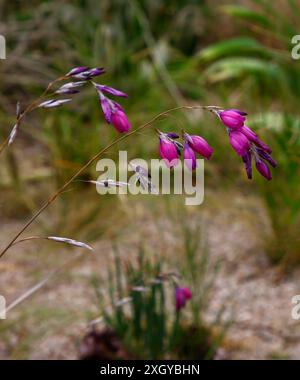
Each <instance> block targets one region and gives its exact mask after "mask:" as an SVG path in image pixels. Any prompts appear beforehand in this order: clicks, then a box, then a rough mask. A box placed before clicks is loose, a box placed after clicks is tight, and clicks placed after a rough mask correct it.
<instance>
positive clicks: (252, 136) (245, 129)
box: [239, 125, 258, 142]
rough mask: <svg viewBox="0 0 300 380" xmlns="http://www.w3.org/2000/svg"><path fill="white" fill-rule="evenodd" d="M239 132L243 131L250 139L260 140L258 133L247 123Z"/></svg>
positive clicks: (253, 140)
mask: <svg viewBox="0 0 300 380" xmlns="http://www.w3.org/2000/svg"><path fill="white" fill-rule="evenodd" d="M239 132H242V133H243V134H244V135H245V136H246V137H247V139H248V140H250V141H252V142H256V141H258V136H257V134H256V133H255V132H254V131H252V129H250V128H249V127H247V126H246V125H243V126H242V127H241V128H240V129H239Z"/></svg>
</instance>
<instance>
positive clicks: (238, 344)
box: [0, 192, 300, 359]
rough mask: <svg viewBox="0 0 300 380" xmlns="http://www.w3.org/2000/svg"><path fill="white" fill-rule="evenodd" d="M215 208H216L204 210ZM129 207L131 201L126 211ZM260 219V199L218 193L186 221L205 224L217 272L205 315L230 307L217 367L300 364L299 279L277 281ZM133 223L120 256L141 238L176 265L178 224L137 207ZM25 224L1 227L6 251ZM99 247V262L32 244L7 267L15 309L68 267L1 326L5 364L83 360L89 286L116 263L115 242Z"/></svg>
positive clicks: (0, 267)
mask: <svg viewBox="0 0 300 380" xmlns="http://www.w3.org/2000/svg"><path fill="white" fill-rule="evenodd" d="M208 202H209V204H210V207H206V205H207V203H208ZM225 205H226V207H225ZM131 207H132V205H131V204H130V202H129V203H127V202H126V201H125V203H124V208H131ZM263 210H264V207H263V205H262V203H261V202H260V201H259V200H258V199H256V198H254V197H249V196H243V195H237V194H234V195H233V194H231V195H230V197H229V196H227V195H225V194H224V193H223V194H222V193H213V192H212V194H210V195H209V197H208V199H206V201H205V205H204V206H200V208H199V209H197V210H195V211H193V213H192V215H191V217H189V218H188V219H187V221H186V222H187V223H193V221H195V218H196V219H197V218H200V217H201V219H202V225H203V226H204V228H205V231H202V234H204V236H205V237H206V240H207V241H206V245H207V247H208V248H209V252H210V260H211V262H212V263H214V262H216V261H218V262H219V264H220V269H219V271H218V273H217V276H216V279H215V284H214V288H213V291H212V293H211V296H210V298H211V299H210V305H209V308H208V309H207V310H206V311H205V318H206V321H207V322H208V323H209V322H210V321H213V320H214V318H215V316H216V314H217V313H218V310H219V309H220V306H221V305H225V306H226V313H225V314H224V318H230V319H232V323H231V327H230V329H229V331H228V333H227V336H226V339H225V342H224V344H223V347H222V348H221V349H220V350H219V352H218V357H219V358H220V359H233V358H238V359H242V358H243V359H263V358H274V359H282V358H290V359H299V358H300V324H299V323H298V322H297V321H295V320H293V319H292V317H291V309H292V303H291V298H292V297H293V296H294V295H296V294H300V283H299V278H300V277H299V274H300V271H299V270H298V269H297V270H295V271H294V272H293V273H292V274H291V275H289V276H285V277H283V276H282V277H279V276H278V271H277V269H276V268H275V267H274V266H271V265H270V263H269V262H268V260H267V258H266V255H265V254H264V252H263V249H262V246H263V244H262V242H263V238H264V236H265V235H266V233H268V232H269V226H268V219H267V217H266V215H265V212H264V211H263ZM134 220H135V222H134V223H133V216H132V213H131V216H130V217H129V219H128V225H130V223H131V224H132V228H133V231H132V233H130V234H129V233H128V234H127V233H126V229H125V231H123V232H124V233H123V236H122V237H121V240H122V254H124V255H132V254H133V252H134V250H135V246H137V245H138V243H139V241H140V239H141V238H143V240H144V242H145V244H146V245H147V244H148V245H149V246H150V247H151V249H152V250H153V251H161V252H162V253H163V254H164V256H166V257H170V258H171V257H172V254H173V253H174V249H175V248H176V246H177V244H178V240H177V239H178V238H179V237H178V235H177V234H176V231H175V230H176V226H175V222H174V221H172V218H169V217H167V216H166V215H164V213H162V212H160V213H159V214H158V215H157V214H156V215H154V214H153V212H151V211H150V210H149V207H147V205H145V204H143V202H140V203H139V204H138V205H135V206H134ZM21 224H22V223H21V221H19V222H16V221H11V222H9V223H8V222H7V223H5V225H4V226H2V228H1V245H2V246H3V245H4V242H5V241H7V240H8V238H9V236H11V235H12V234H13V232H14V231H16V230H17V229H18V227H20V225H21ZM141 225H143V226H144V227H145V226H146V228H143V230H145V229H146V231H144V233H143V234H142V235H143V236H142V237H141V233H140V232H137V231H139V230H138V229H137V228H136V227H137V226H141ZM162 226H163V228H161V227H162ZM158 231H160V237H159V239H158V238H157V237H158ZM31 232H32V231H31ZM51 244H53V243H51ZM94 247H95V253H93V254H91V253H88V252H82V253H78V252H79V251H78V250H76V249H73V248H71V249H67V248H65V247H64V246H60V245H55V249H54V247H53V246H51V250H49V245H47V244H46V246H45V243H41V242H35V243H34V244H33V243H30V244H29V243H27V244H24V245H22V247H21V246H19V247H15V248H14V249H13V250H11V251H10V252H9V253H8V254H7V256H6V257H5V258H3V260H1V261H0V272H1V276H0V294H3V295H4V296H5V297H6V298H7V301H8V304H9V303H11V302H12V301H13V300H15V299H16V298H17V297H18V296H20V295H21V294H22V293H23V292H24V291H25V290H26V289H28V288H30V287H31V286H32V285H34V284H36V283H38V282H39V281H40V280H42V279H43V278H45V276H46V275H47V274H49V273H50V272H51V271H52V270H53V269H55V268H59V267H62V266H63V265H66V266H65V268H63V269H62V271H61V273H59V274H57V275H55V276H53V277H52V278H50V279H49V281H48V282H47V284H46V285H45V286H43V287H42V288H41V289H40V290H39V291H37V292H36V293H35V294H34V295H32V296H31V297H29V298H28V299H27V300H25V301H24V302H23V303H21V304H20V305H18V306H16V307H15V308H14V309H13V310H12V311H11V312H9V313H8V316H7V320H6V321H0V335H1V337H2V338H1V341H0V357H1V358H2V359H4V358H30V359H55V358H59V359H76V358H77V356H78V343H79V340H80V337H82V336H83V334H84V333H85V331H86V328H87V324H88V322H89V321H91V320H92V319H93V318H95V317H97V316H98V307H97V301H96V298H95V295H94V291H93V288H92V286H91V282H90V281H91V276H92V275H97V274H98V273H99V274H100V273H103V271H106V268H107V265H108V263H109V260H110V258H111V255H110V254H111V241H110V239H109V238H108V237H105V238H103V239H101V240H100V241H97V242H96V243H94ZM77 255H79V256H77ZM70 260H71V262H70ZM66 262H68V264H65V263H66ZM170 266H172V259H170Z"/></svg>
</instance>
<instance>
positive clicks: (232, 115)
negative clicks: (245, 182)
mask: <svg viewBox="0 0 300 380" xmlns="http://www.w3.org/2000/svg"><path fill="white" fill-rule="evenodd" d="M214 112H215V113H216V114H217V115H218V117H219V118H220V120H221V121H222V123H223V124H224V125H225V127H226V129H227V132H228V135H229V142H230V144H231V146H232V147H233V149H234V150H235V151H236V153H237V154H238V155H239V156H240V157H242V160H243V162H244V164H245V168H246V172H247V176H248V178H249V179H251V178H252V157H254V161H255V166H256V169H257V171H258V172H259V173H260V174H261V175H262V176H263V177H265V178H266V179H267V180H271V179H272V175H271V171H270V168H269V166H268V164H269V165H271V166H272V167H273V168H275V167H276V166H277V163H276V161H275V160H274V159H273V158H272V156H271V153H272V150H271V149H270V147H269V146H268V145H266V144H265V143H264V142H263V141H261V140H260V139H259V137H258V135H257V134H256V133H255V132H254V131H252V129H250V128H249V127H247V126H246V125H245V121H246V116H247V114H246V112H243V111H240V110H237V109H228V110H215V111H214Z"/></svg>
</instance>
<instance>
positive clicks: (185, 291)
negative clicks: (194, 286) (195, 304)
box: [175, 286, 192, 311]
mask: <svg viewBox="0 0 300 380" xmlns="http://www.w3.org/2000/svg"><path fill="white" fill-rule="evenodd" d="M191 298H192V292H191V291H190V289H189V288H187V287H180V286H178V287H176V288H175V306H176V310H177V311H179V310H181V309H182V308H183V307H184V306H185V304H186V302H187V301H188V300H190V299H191Z"/></svg>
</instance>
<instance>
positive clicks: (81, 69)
mask: <svg viewBox="0 0 300 380" xmlns="http://www.w3.org/2000/svg"><path fill="white" fill-rule="evenodd" d="M86 70H89V68H88V67H87V66H79V67H74V69H72V70H70V71H69V72H68V73H67V74H66V77H72V76H73V75H77V74H80V73H82V72H84V71H86Z"/></svg>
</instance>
